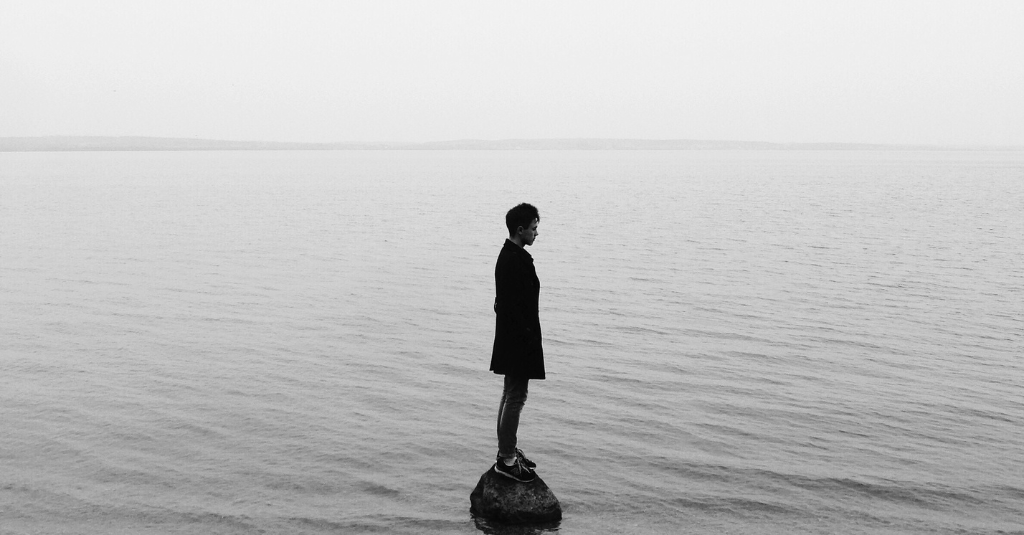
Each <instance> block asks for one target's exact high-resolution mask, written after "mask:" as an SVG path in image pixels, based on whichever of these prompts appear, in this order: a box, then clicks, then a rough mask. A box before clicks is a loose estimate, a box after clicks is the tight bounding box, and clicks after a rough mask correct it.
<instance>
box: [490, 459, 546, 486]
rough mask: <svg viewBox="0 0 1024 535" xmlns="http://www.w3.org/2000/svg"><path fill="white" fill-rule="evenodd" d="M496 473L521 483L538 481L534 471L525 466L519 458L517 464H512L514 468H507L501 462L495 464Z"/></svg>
mask: <svg viewBox="0 0 1024 535" xmlns="http://www.w3.org/2000/svg"><path fill="white" fill-rule="evenodd" d="M494 471H495V472H497V473H499V474H501V475H503V476H505V477H507V478H510V479H514V480H516V481H519V482H520V483H529V482H531V481H533V480H534V479H537V474H535V473H533V470H530V469H529V468H527V467H526V466H524V465H523V463H522V462H520V461H519V459H518V458H516V462H514V463H512V466H507V465H505V463H504V462H502V461H501V460H499V461H498V462H496V463H494Z"/></svg>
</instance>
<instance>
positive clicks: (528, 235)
mask: <svg viewBox="0 0 1024 535" xmlns="http://www.w3.org/2000/svg"><path fill="white" fill-rule="evenodd" d="M539 223H540V220H539V219H534V220H533V222H532V223H530V226H529V227H520V228H522V229H523V230H521V231H519V237H521V238H522V239H523V245H533V240H536V239H537V225H538V224H539Z"/></svg>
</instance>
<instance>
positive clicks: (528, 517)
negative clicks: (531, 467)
mask: <svg viewBox="0 0 1024 535" xmlns="http://www.w3.org/2000/svg"><path fill="white" fill-rule="evenodd" d="M469 504H470V507H469V510H470V512H471V513H473V514H474V515H476V516H478V517H482V518H486V519H488V520H496V521H498V522H502V523H506V524H523V523H531V524H533V523H542V522H557V521H559V520H561V519H562V506H561V505H560V504H559V503H558V498H555V495H554V493H552V492H551V489H549V488H548V486H547V485H545V484H544V481H543V480H541V478H540V476H537V479H534V480H533V481H531V482H529V483H520V482H518V481H514V480H512V479H509V478H507V477H505V476H502V475H499V474H496V473H494V469H493V468H491V469H489V470H487V471H486V472H484V475H482V476H480V482H479V483H477V484H476V488H475V489H473V492H472V493H470V495H469Z"/></svg>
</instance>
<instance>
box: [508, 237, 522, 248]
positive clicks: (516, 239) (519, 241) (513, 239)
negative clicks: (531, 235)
mask: <svg viewBox="0 0 1024 535" xmlns="http://www.w3.org/2000/svg"><path fill="white" fill-rule="evenodd" d="M508 241H510V242H512V243H514V244H516V245H518V246H519V248H520V249H522V248H523V239H522V238H520V237H519V236H509V237H508Z"/></svg>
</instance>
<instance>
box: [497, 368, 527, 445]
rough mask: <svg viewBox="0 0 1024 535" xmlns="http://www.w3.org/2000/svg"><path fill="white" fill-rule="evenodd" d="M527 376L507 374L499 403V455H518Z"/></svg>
mask: <svg viewBox="0 0 1024 535" xmlns="http://www.w3.org/2000/svg"><path fill="white" fill-rule="evenodd" d="M529 382H530V380H529V379H527V378H525V377H513V376H511V375H506V376H505V388H504V389H503V390H502V391H501V404H500V405H498V457H501V458H502V459H508V458H510V457H515V455H516V431H518V430H519V414H520V413H521V412H523V405H524V404H525V403H526V386H527V384H528V383H529Z"/></svg>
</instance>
